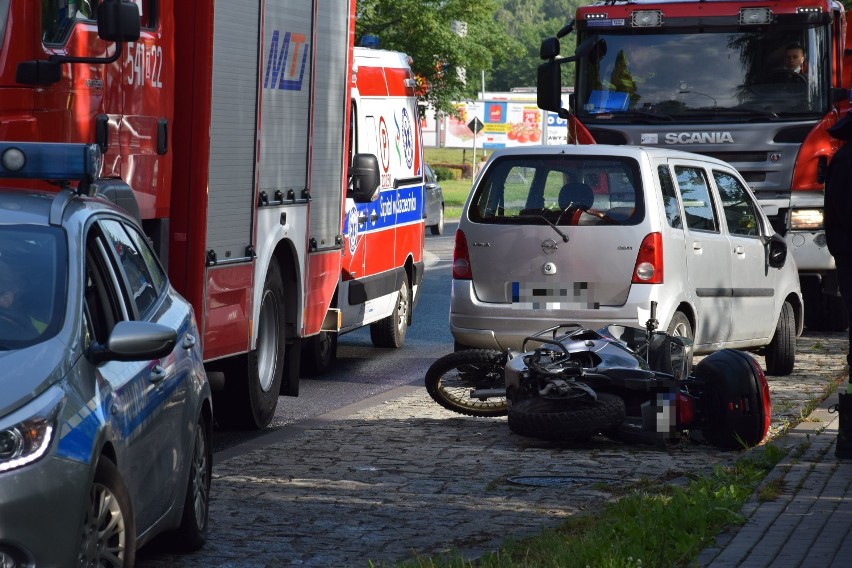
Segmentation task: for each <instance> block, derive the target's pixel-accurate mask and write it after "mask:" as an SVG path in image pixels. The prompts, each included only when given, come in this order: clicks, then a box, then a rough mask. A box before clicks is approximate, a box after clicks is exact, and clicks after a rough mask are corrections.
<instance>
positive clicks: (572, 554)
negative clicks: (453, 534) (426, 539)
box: [400, 444, 784, 568]
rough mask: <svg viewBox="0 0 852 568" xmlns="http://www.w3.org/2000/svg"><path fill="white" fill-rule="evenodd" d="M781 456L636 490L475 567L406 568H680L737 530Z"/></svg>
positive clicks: (774, 453)
mask: <svg viewBox="0 0 852 568" xmlns="http://www.w3.org/2000/svg"><path fill="white" fill-rule="evenodd" d="M783 456H784V451H783V450H781V449H780V448H778V447H777V446H775V445H773V444H767V445H765V446H763V447H761V448H757V449H755V450H754V451H753V452H750V453H749V454H747V455H746V456H744V457H742V458H740V459H739V460H737V461H736V462H734V463H732V464H729V465H717V466H715V467H714V468H713V469H712V470H711V471H709V472H708V473H705V474H703V475H696V476H694V477H692V478H691V479H690V481H689V482H688V483H687V484H686V485H683V486H681V485H678V486H674V485H670V484H657V483H640V484H638V485H637V486H636V487H634V488H633V489H632V490H630V491H628V492H627V493H625V494H624V495H623V496H622V497H620V498H618V499H616V500H613V501H610V502H608V503H605V504H603V505H602V506H601V507H600V509H599V510H597V511H593V512H589V513H588V514H584V515H582V516H578V517H573V518H570V519H568V520H567V521H566V522H565V523H564V524H563V525H562V526H560V527H559V528H556V529H551V530H546V531H544V532H543V533H542V534H541V535H538V536H535V537H531V538H528V539H523V540H509V541H507V542H505V543H504V545H503V546H502V548H501V549H500V550H499V551H498V552H496V553H490V554H486V555H485V556H483V557H481V558H479V559H477V560H475V561H470V560H464V559H463V558H461V557H460V556H455V557H452V556H451V557H448V558H441V559H434V558H418V559H417V560H414V561H412V562H409V563H405V564H402V565H400V566H402V567H407V568H437V567H442V568H443V567H447V568H464V567H472V566H476V567H477V568H504V567H515V566H522V567H527V566H529V567H532V566H535V567H554V568H556V567H560V566H594V567H596V568H597V567H611V568H638V567H640V566H687V565H691V564H692V563H694V559H695V557H697V555H698V554H699V553H700V552H701V550H702V549H703V548H704V547H705V546H707V545H708V544H709V543H711V542H712V540H713V538H715V536H716V534H718V532H719V531H720V530H722V529H723V528H724V527H725V526H728V525H731V524H741V523H742V522H744V519H743V517H742V515H740V513H739V512H738V511H739V509H740V507H741V506H742V505H743V503H745V501H746V500H747V499H748V497H749V496H750V495H751V494H752V492H753V491H754V490H755V488H756V487H757V486H758V484H759V483H760V481H761V480H763V478H764V477H765V476H766V474H767V473H768V472H769V471H770V470H771V469H772V468H773V467H774V466H775V464H776V463H778V462H779V461H780V460H781V458H782V457H783Z"/></svg>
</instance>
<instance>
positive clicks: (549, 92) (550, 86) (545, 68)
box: [536, 61, 562, 112]
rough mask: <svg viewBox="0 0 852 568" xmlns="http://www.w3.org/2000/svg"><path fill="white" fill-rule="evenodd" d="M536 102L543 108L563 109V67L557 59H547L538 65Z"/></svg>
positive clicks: (554, 110) (551, 109)
mask: <svg viewBox="0 0 852 568" xmlns="http://www.w3.org/2000/svg"><path fill="white" fill-rule="evenodd" d="M536 103H537V104H538V108H540V109H542V110H548V111H550V112H559V111H560V110H562V68H561V67H560V65H559V63H557V62H556V61H545V62H544V63H542V64H540V65H539V66H538V75H537V78H536Z"/></svg>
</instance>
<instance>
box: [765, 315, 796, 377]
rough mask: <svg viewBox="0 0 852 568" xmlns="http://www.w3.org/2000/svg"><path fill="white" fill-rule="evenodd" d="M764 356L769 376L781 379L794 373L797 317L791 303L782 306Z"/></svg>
mask: <svg viewBox="0 0 852 568" xmlns="http://www.w3.org/2000/svg"><path fill="white" fill-rule="evenodd" d="M764 355H765V356H766V374H767V375H773V376H777V377H780V376H787V375H789V374H790V373H792V372H793V363H794V362H795V361H796V316H794V315H793V306H791V305H790V302H784V305H783V306H781V314H780V315H779V316H778V325H777V326H776V327H775V334H774V335H773V336H772V341H770V342H769V345H767V346H766V349H765V351H764Z"/></svg>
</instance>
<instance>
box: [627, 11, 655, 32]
mask: <svg viewBox="0 0 852 568" xmlns="http://www.w3.org/2000/svg"><path fill="white" fill-rule="evenodd" d="M632 19H633V27H634V28H656V27H659V26H662V25H663V13H662V12H661V11H660V10H636V11H635V12H633V14H632Z"/></svg>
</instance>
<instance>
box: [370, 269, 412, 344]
mask: <svg viewBox="0 0 852 568" xmlns="http://www.w3.org/2000/svg"><path fill="white" fill-rule="evenodd" d="M409 311H411V289H410V288H409V287H408V276H407V275H406V277H405V278H403V279H402V286H400V287H399V293H398V294H397V298H396V305H395V306H394V308H393V313H392V314H391V315H389V316H388V317H386V318H384V319H382V320H379V321H377V322H376V323H373V324H370V339H371V340H372V341H373V345H375V346H376V347H394V348H398V347H402V344H403V343H404V342H405V332H406V331H407V330H408V314H409Z"/></svg>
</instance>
